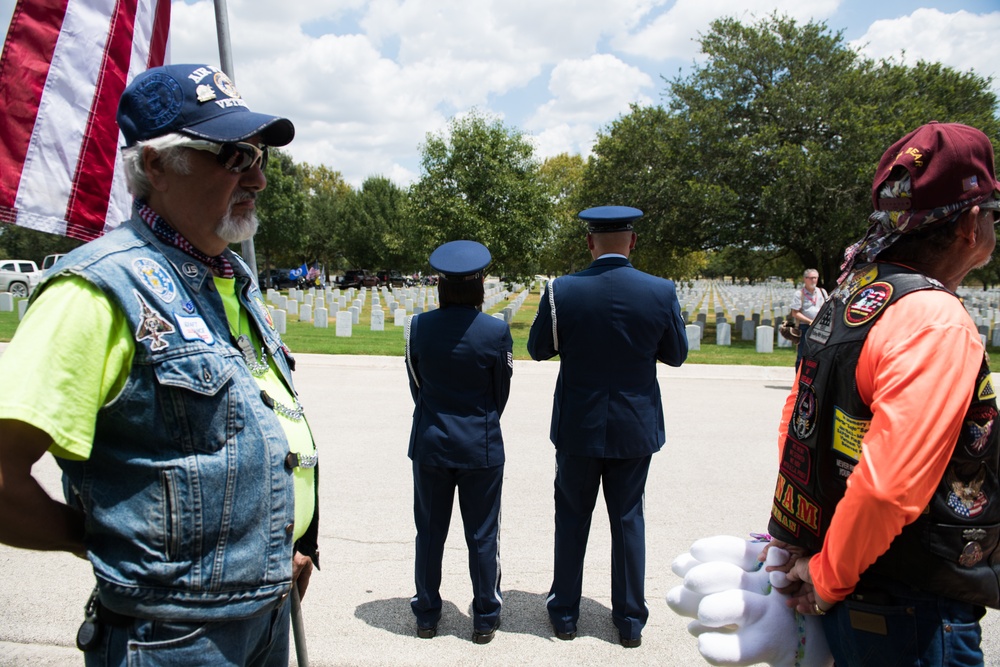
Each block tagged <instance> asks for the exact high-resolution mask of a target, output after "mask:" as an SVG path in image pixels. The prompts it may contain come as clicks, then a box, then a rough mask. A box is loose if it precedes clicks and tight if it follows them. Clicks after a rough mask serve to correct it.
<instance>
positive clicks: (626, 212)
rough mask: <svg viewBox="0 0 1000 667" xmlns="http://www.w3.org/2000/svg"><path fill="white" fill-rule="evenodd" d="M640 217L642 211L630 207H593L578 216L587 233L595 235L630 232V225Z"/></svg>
mask: <svg viewBox="0 0 1000 667" xmlns="http://www.w3.org/2000/svg"><path fill="white" fill-rule="evenodd" d="M641 217H642V211H640V210H639V209H637V208H632V207H631V206H595V207H594V208H588V209H586V210H584V211H580V214H579V218H580V219H581V220H583V221H584V222H586V223H587V229H588V231H590V232H592V233H595V234H597V233H601V232H629V231H632V223H633V222H635V221H636V220H638V219H639V218H641Z"/></svg>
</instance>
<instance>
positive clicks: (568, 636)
mask: <svg viewBox="0 0 1000 667" xmlns="http://www.w3.org/2000/svg"><path fill="white" fill-rule="evenodd" d="M556 639H561V640H563V641H564V642H569V641H573V640H574V639H576V630H570V631H569V632H559V631H558V630H556Z"/></svg>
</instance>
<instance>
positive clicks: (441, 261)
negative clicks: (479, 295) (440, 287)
mask: <svg viewBox="0 0 1000 667" xmlns="http://www.w3.org/2000/svg"><path fill="white" fill-rule="evenodd" d="M491 259H492V257H491V256H490V251H489V250H488V249H487V248H486V246H484V245H483V244H482V243H478V242H476V241H449V242H448V243H445V244H444V245H441V246H438V247H437V249H436V250H435V251H434V252H432V253H431V256H430V259H429V260H428V261H429V262H430V265H431V268H433V269H434V270H435V271H437V272H438V273H440V274H441V275H442V276H443V277H444V278H445V280H473V279H475V278H480V277H481V276H482V271H483V269H485V268H486V267H487V266H489V264H490V260H491Z"/></svg>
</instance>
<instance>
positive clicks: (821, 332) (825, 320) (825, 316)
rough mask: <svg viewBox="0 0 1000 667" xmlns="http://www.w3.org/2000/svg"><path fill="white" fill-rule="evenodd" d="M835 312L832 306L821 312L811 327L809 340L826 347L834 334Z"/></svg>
mask: <svg viewBox="0 0 1000 667" xmlns="http://www.w3.org/2000/svg"><path fill="white" fill-rule="evenodd" d="M833 310H834V309H833V306H832V305H831V306H829V307H827V308H823V309H822V310H820V311H819V315H817V316H816V319H815V320H813V323H812V324H811V325H809V336H808V337H809V340H813V341H816V342H817V343H820V344H821V345H826V341H828V340H830V334H832V333H833Z"/></svg>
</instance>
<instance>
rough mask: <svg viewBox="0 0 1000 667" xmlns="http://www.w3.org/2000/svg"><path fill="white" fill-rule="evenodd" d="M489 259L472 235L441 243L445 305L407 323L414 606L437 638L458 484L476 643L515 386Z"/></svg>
mask: <svg viewBox="0 0 1000 667" xmlns="http://www.w3.org/2000/svg"><path fill="white" fill-rule="evenodd" d="M490 259H491V258H490V252H489V250H487V249H486V247H485V246H484V245H482V244H480V243H476V242H475V241H451V242H450V243H445V244H444V245H442V246H440V247H439V248H438V249H437V250H435V251H434V252H433V253H432V254H431V256H430V264H431V267H432V268H433V269H434V270H435V271H437V272H438V273H439V274H440V282H439V284H438V293H439V299H440V305H441V307H440V308H439V309H437V310H432V311H430V312H426V313H422V314H420V315H416V316H414V317H413V318H412V319H411V320H410V322H409V324H408V331H407V336H406V340H407V342H406V369H407V372H408V374H409V381H410V393H411V394H412V395H413V402H414V404H415V407H414V410H413V427H412V429H411V431H410V450H409V456H410V459H412V461H413V518H414V522H415V523H416V527H417V539H416V567H415V576H414V579H415V583H416V588H417V592H416V595H414V596H413V599H412V600H411V601H410V605H411V607H412V608H413V613H414V615H415V616H416V617H417V635H418V636H420V637H422V638H425V639H429V638H431V637H434V635H435V634H436V633H437V625H438V621H439V620H440V618H441V595H440V593H439V588H440V585H441V560H442V557H443V555H444V543H445V539H446V538H447V536H448V526H449V523H450V522H451V511H452V503H453V500H454V497H455V489H456V488H457V489H458V503H459V508H460V509H461V512H462V522H463V524H464V526H465V541H466V543H467V544H468V547H469V574H470V576H471V578H472V591H473V601H472V611H473V636H472V639H473V641H474V642H476V643H477V644H486V643H488V642H490V641H491V640H492V639H493V636H494V634H495V632H496V629H497V626H499V624H500V606H501V603H502V600H501V597H500V551H499V544H498V538H499V533H500V490H501V486H502V483H503V468H504V449H503V438H502V436H501V433H500V415H501V414H502V413H503V409H504V406H505V405H506V403H507V396H508V394H509V391H510V377H511V373H512V370H513V354H512V350H513V342H512V340H511V336H510V329H509V328H508V326H507V324H506V323H505V322H504V321H503V320H499V319H496V318H493V317H490V316H489V315H486V314H485V313H483V312H482V310H481V309H482V305H483V297H484V288H483V276H484V273H483V272H484V270H485V268H486V267H487V265H489V263H490Z"/></svg>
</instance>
